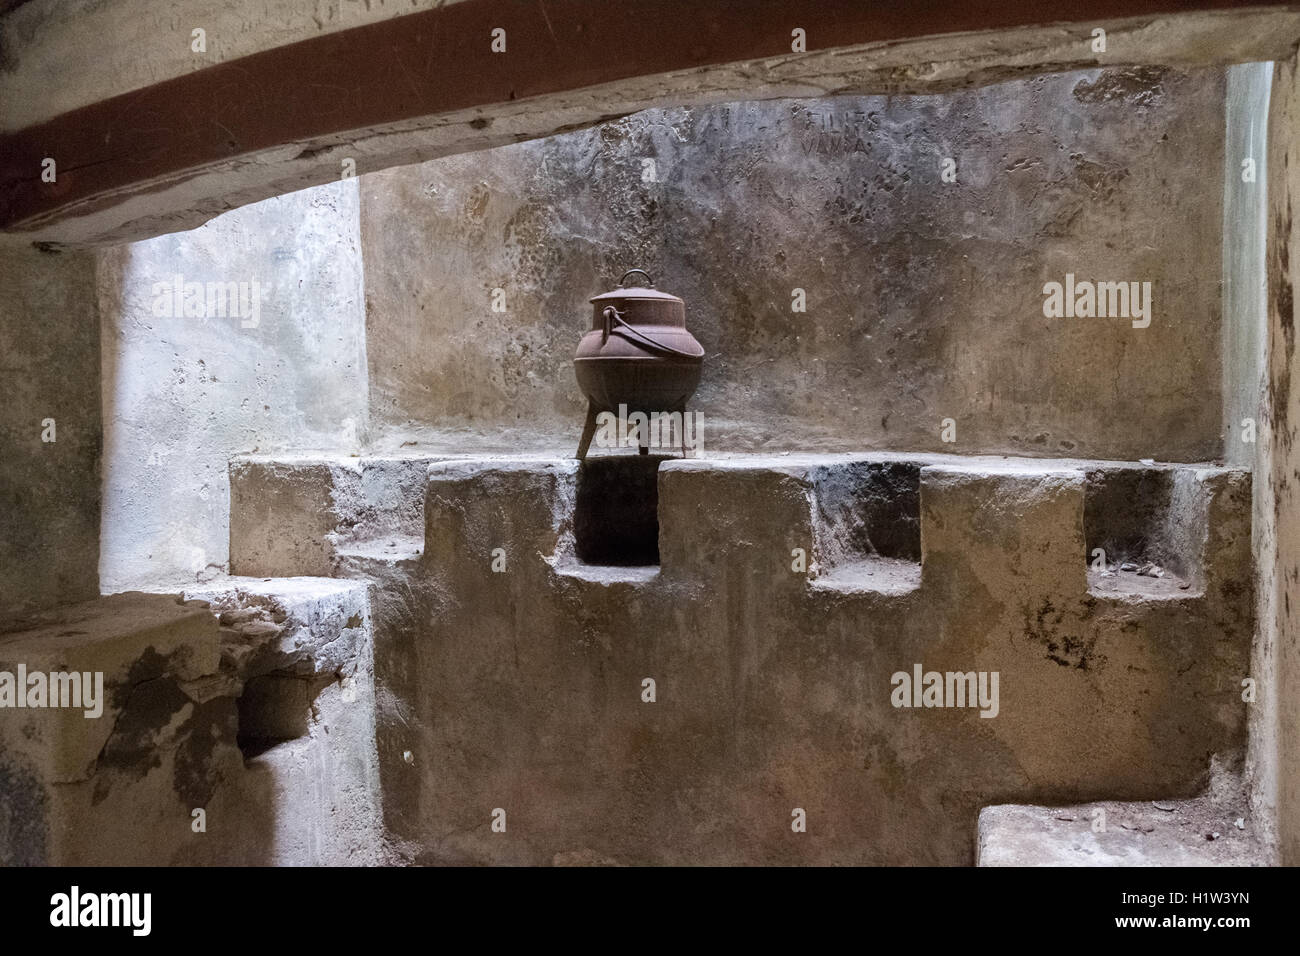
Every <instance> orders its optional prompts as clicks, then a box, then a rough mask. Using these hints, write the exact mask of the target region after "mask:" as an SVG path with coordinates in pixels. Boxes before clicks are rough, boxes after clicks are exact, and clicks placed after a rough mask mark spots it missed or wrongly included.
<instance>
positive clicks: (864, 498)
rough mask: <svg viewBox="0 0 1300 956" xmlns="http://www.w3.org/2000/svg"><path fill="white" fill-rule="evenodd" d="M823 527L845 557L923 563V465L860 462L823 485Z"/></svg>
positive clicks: (834, 472) (832, 472)
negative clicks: (831, 535)
mask: <svg viewBox="0 0 1300 956" xmlns="http://www.w3.org/2000/svg"><path fill="white" fill-rule="evenodd" d="M817 506H818V508H819V510H820V512H821V520H822V523H823V526H824V527H826V528H827V529H828V530H829V531H830V532H831V533H832V534H833V535H834V536H835V537H836V538H837V539H838V541H837V544H838V547H839V548H842V549H843V551H844V557H855V558H873V557H878V558H894V559H897V560H902V561H916V562H919V561H920V560H921V466H920V465H918V464H914V463H912V462H900V461H885V462H875V461H872V462H857V463H854V464H853V465H850V466H849V467H847V468H835V469H828V470H827V471H826V473H824V474H822V475H820V476H819V477H818V480H817Z"/></svg>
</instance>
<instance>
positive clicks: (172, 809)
mask: <svg viewBox="0 0 1300 956" xmlns="http://www.w3.org/2000/svg"><path fill="white" fill-rule="evenodd" d="M207 602H211V604H210V606H209V604H208V603H207ZM370 631H371V625H370V611H369V599H368V596H367V591H366V587H365V586H364V585H361V584H358V583H354V582H346V581H333V580H322V579H318V578H296V579H294V580H292V581H265V580H261V579H257V580H250V579H239V578H235V579H225V580H223V581H221V582H217V583H213V584H210V585H206V586H203V587H201V588H198V589H195V590H194V591H190V592H187V593H186V594H185V595H184V596H183V598H178V597H176V596H169V595H160V594H144V593H139V592H130V593H124V594H116V595H112V596H110V597H105V598H100V599H97V600H94V601H89V602H85V603H82V604H76V605H67V606H64V607H61V608H59V609H57V610H52V611H48V612H46V613H45V614H44V615H43V616H41V617H40V618H39V619H37V620H36V621H34V622H33V625H32V626H31V627H30V628H26V629H24V630H22V631H14V632H9V633H4V634H0V670H4V671H7V672H9V673H14V672H15V670H16V668H17V666H18V665H19V664H20V663H21V664H24V665H25V666H26V667H27V669H28V672H29V673H31V672H34V671H42V672H49V671H55V670H67V671H77V672H80V673H94V672H100V673H102V674H103V690H104V701H103V712H102V714H100V715H99V716H94V717H90V718H87V717H86V716H85V713H84V710H83V709H77V708H72V709H68V708H62V709H60V708H52V707H47V708H44V709H25V710H15V709H8V708H7V709H5V710H4V711H3V712H0V715H2V716H0V863H2V864H4V865H8V866H12V865H32V864H49V865H63V866H109V865H113V866H121V865H149V866H158V865H199V864H203V865H211V864H225V865H267V864H279V865H345V864H351V865H357V864H367V863H375V862H378V860H379V859H380V858H381V855H382V853H383V852H384V849H383V848H384V842H383V836H382V832H381V830H380V825H379V806H378V800H379V792H378V787H377V786H376V779H377V769H376V759H375V746H374V719H373V711H374V696H373V676H372V674H373V671H372V665H371V658H372V654H371V646H370ZM250 735H252V739H249V738H250ZM196 810H201V811H203V814H202V816H201V817H200V816H198V815H196V814H195V811H196Z"/></svg>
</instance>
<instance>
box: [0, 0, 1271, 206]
mask: <svg viewBox="0 0 1300 956" xmlns="http://www.w3.org/2000/svg"><path fill="white" fill-rule="evenodd" d="M1259 6H1260V4H1259V3H1251V2H1249V0H1047V2H1041V3H1027V2H1023V0H1009V2H995V0H983V2H980V0H930V2H926V0H617V2H612V0H464V2H461V3H457V4H454V5H452V6H449V7H443V8H440V9H437V10H431V11H425V12H420V13H414V14H410V15H407V16H403V17H399V18H396V19H392V20H387V21H383V22H380V23H373V24H368V25H365V26H359V27H354V28H351V29H347V30H342V31H339V32H336V33H330V34H326V35H323V36H319V37H313V38H311V39H309V40H303V41H301V42H298V43H293V44H289V45H286V46H281V47H276V48H274V49H270V50H266V51H263V52H260V53H256V54H253V55H251V56H247V57H243V58H241V59H238V60H232V61H228V62H226V63H221V64H218V65H214V66H211V67H208V68H206V69H203V70H200V71H196V72H194V73H189V74H186V75H183V76H179V77H176V78H174V79H170V80H167V81H164V82H161V83H157V84H155V85H153V86H149V87H146V88H144V89H140V90H136V91H134V92H131V93H126V94H123V95H121V96H115V97H112V98H110V99H106V100H103V101H101V102H98V103H93V104H91V105H89V106H86V107H83V108H81V109H78V110H74V111H72V112H69V113H65V114H63V115H61V116H59V117H57V118H55V119H53V120H50V121H49V122H46V123H42V124H40V125H38V126H33V127H29V128H27V129H24V130H20V131H18V132H14V133H9V134H5V135H3V136H0V157H2V158H0V230H11V229H15V228H21V227H22V224H23V223H24V222H27V221H30V220H32V219H34V218H35V217H42V218H44V217H48V216H49V215H50V214H51V213H57V211H58V210H59V209H60V208H62V207H64V206H67V205H69V204H72V203H78V202H83V201H85V200H93V199H94V198H95V197H97V196H102V195H104V194H107V193H111V192H113V191H120V190H125V189H129V188H130V187H131V186H132V185H133V184H139V183H145V182H148V181H150V180H152V179H154V178H156V177H159V176H177V175H180V176H183V175H184V174H185V173H186V171H188V170H197V169H199V168H202V167H204V166H206V165H208V164H211V163H214V162H219V161H221V160H226V159H229V158H231V157H234V156H238V155H240V154H245V153H252V152H256V151H258V150H263V149H267V148H270V147H275V146H280V145H283V144H286V143H294V142H304V143H310V142H311V141H313V140H316V139H318V138H322V137H329V136H332V135H338V134H340V133H347V132H349V131H352V130H363V129H366V128H370V127H376V126H381V125H384V124H390V123H399V122H402V121H405V120H413V119H416V118H419V117H427V116H431V115H436V114H439V113H445V112H449V111H452V110H463V109H467V108H474V107H483V106H489V105H491V104H494V103H501V102H505V101H509V100H514V99H525V98H528V97H533V96H539V95H543V94H548V93H557V92H562V91H565V90H573V89H580V88H583V87H587V86H593V85H596V84H600V83H608V82H611V81H614V80H620V79H626V78H629V77H635V76H642V75H653V74H657V73H664V72H669V71H673V70H683V69H690V68H692V67H702V66H711V65H721V64H726V63H731V62H738V61H745V60H753V59H760V58H765V57H774V56H781V55H786V56H789V55H791V48H790V43H791V30H792V29H794V28H795V27H802V28H803V29H804V30H806V31H807V42H808V49H809V50H810V51H817V50H826V49H829V48H836V47H848V46H854V45H857V44H862V43H870V42H875V41H884V40H899V39H911V38H918V37H924V36H932V35H940V34H947V33H958V32H964V31H978V30H990V29H992V30H997V29H1011V28H1016V27H1024V26H1033V25H1042V24H1047V23H1062V22H1064V23H1069V22H1078V23H1080V24H1082V25H1086V26H1089V27H1091V26H1097V25H1103V26H1104V25H1105V22H1106V20H1107V19H1108V18H1128V17H1135V16H1144V15H1158V14H1169V13H1180V12H1193V11H1206V10H1222V9H1230V8H1246V7H1259ZM1280 6H1284V5H1280ZM497 27H500V28H503V29H505V30H506V35H507V52H505V53H494V52H492V49H491V31H492V30H493V29H494V28H497ZM1086 36H1087V34H1086V33H1085V34H1083V35H1081V42H1082V41H1083V40H1085V39H1086ZM45 157H53V158H54V159H55V160H56V162H57V168H58V177H57V182H54V183H44V182H42V181H41V176H40V173H41V162H42V160H43V159H44V158H45ZM105 202H111V199H106V200H105Z"/></svg>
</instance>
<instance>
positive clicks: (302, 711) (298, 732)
mask: <svg viewBox="0 0 1300 956" xmlns="http://www.w3.org/2000/svg"><path fill="white" fill-rule="evenodd" d="M333 681H334V678H333V677H332V676H316V677H298V676H289V675H285V674H276V673H273V674H264V675H262V676H261V677H254V678H253V679H252V680H250V681H249V682H248V683H247V684H245V685H244V692H243V693H242V694H241V695H240V696H239V701H238V705H239V733H238V736H237V737H236V742H237V743H238V744H239V749H240V751H241V752H242V753H243V755H244V759H245V760H251V759H253V758H254V757H256V756H258V755H259V754H263V753H266V751H268V750H270V749H271V748H272V747H274V746H276V745H277V744H282V743H284V742H285V741H289V740H297V739H298V738H300V737H305V736H307V733H308V731H309V729H310V722H311V716H312V704H313V702H314V701H315V700H316V697H317V695H318V694H319V693H320V692H321V691H322V690H323V689H324V688H325V687H326V686H328V685H329V684H331V683H332V682H333Z"/></svg>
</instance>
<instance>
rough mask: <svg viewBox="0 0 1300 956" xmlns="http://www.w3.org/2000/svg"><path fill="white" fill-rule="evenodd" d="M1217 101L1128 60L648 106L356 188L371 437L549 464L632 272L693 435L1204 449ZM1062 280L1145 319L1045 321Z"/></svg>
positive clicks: (1216, 409) (1212, 416)
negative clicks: (661, 305) (606, 313)
mask: <svg viewBox="0 0 1300 956" xmlns="http://www.w3.org/2000/svg"><path fill="white" fill-rule="evenodd" d="M1223 95H1224V80H1223V75H1222V72H1221V71H1219V70H1214V69H1211V70H1202V71H1196V72H1192V73H1181V72H1178V71H1173V70H1165V69H1161V68H1143V69H1138V70H1102V71H1096V70H1090V71H1081V72H1075V73H1068V74H1058V75H1053V76H1045V77H1036V78H1032V79H1026V80H1016V81H1013V82H1009V83H1005V84H998V85H993V86H987V87H984V88H981V89H978V90H969V91H963V92H957V93H952V94H947V95H944V96H919V97H912V96H897V97H840V98H832V99H819V100H797V101H787V102H773V103H740V104H728V105H725V106H713V107H707V108H695V109H673V110H650V111H647V112H644V113H638V114H636V115H635V116H632V117H628V118H626V119H623V120H618V121H616V122H612V123H607V124H604V125H602V126H598V127H595V128H593V129H591V130H586V131H582V132H575V133H568V134H565V135H562V136H558V137H553V138H551V139H547V140H543V141H539V142H532V143H522V144H518V145H514V146H507V147H502V148H500V149H495V150H491V151H488V152H484V153H478V154H475V155H473V156H466V157H456V158H447V159H442V160H437V161H434V162H431V163H427V164H424V165H422V166H416V167H408V168H403V169H399V170H390V171H388V172H384V173H379V174H376V175H373V176H367V177H365V178H363V180H362V203H361V215H362V243H363V252H364V256H365V258H366V261H367V282H366V303H367V305H366V315H367V347H368V358H369V364H370V385H371V408H372V415H373V418H374V421H375V424H376V426H377V428H378V427H379V426H382V430H380V432H379V434H377V436H376V442H377V447H379V448H382V449H384V450H389V451H393V450H408V449H409V448H410V447H411V443H413V442H414V443H419V444H417V445H416V446H415V447H416V448H424V449H426V450H427V449H430V448H431V449H432V450H435V451H444V450H448V451H455V450H466V449H472V448H476V447H483V445H484V444H485V443H492V444H494V445H496V446H497V447H501V446H505V447H509V446H510V445H511V444H513V445H514V447H515V448H517V449H518V448H524V449H528V448H541V449H545V450H548V451H551V452H555V451H558V450H561V449H563V450H565V451H571V448H569V447H568V446H570V445H572V446H575V447H576V443H577V438H578V431H579V429H580V426H581V422H582V416H583V412H584V410H585V402H584V400H583V399H582V396H581V393H580V392H579V391H578V389H577V387H576V384H575V383H574V379H573V374H572V368H571V359H572V355H573V349H574V346H575V345H576V342H577V340H578V338H579V336H580V335H581V334H582V332H583V331H585V329H586V328H587V327H589V324H590V307H589V306H588V305H587V299H588V298H589V297H590V296H591V295H594V294H596V293H598V292H603V291H606V290H607V289H609V288H612V287H613V284H614V282H615V281H616V280H617V278H618V276H619V275H620V274H621V273H622V272H623V271H624V270H625V269H626V268H628V267H630V266H634V265H635V266H641V267H644V268H647V269H649V270H650V271H651V272H652V273H653V275H654V276H655V279H656V281H657V283H658V286H659V287H660V288H662V289H665V290H667V291H670V292H673V293H675V294H677V295H680V296H682V297H683V298H684V299H685V300H686V303H687V322H688V324H689V325H690V327H691V329H692V330H693V331H694V333H695V335H696V337H697V338H698V339H699V340H700V341H701V343H702V344H703V345H704V347H705V349H706V350H707V358H706V360H705V366H704V379H703V382H702V384H701V386H700V389H699V391H698V393H697V395H696V397H695V399H694V401H693V403H692V407H694V408H696V409H698V410H700V411H702V413H703V415H704V418H705V448H706V449H708V450H713V451H718V450H744V451H754V450H817V451H849V450H861V449H864V448H889V449H894V450H901V451H905V450H929V451H956V452H964V453H967V454H978V453H987V452H1001V453H1008V454H1020V455H1043V456H1052V455H1057V456H1060V455H1066V456H1070V455H1081V456H1085V457H1098V458H1118V459H1137V458H1148V457H1150V458H1156V459H1160V460H1174V461H1200V460H1210V459H1214V458H1216V457H1218V456H1219V455H1220V454H1221V452H1222V438H1221V434H1222V431H1221V429H1222V414H1223V412H1222V409H1221V403H1220V397H1219V396H1220V380H1221V377H1222V375H1221V370H1220V367H1219V362H1220V359H1219V351H1220V345H1219V337H1220V332H1219V318H1220V304H1219V282H1220V276H1221V259H1220V249H1221V239H1220V237H1221V233H1222V227H1223V219H1222V213H1221V209H1222V194H1223V185H1222V172H1221V170H1222V167H1221V165H1220V160H1219V157H1221V156H1222V154H1223V124H1222V112H1223V106H1222V103H1223ZM946 157H951V158H952V159H953V160H954V162H955V164H956V179H957V181H956V182H955V183H946V182H944V181H943V179H942V162H943V160H944V158H946ZM1210 159H1213V161H1208V160H1210ZM647 164H653V169H651V167H650V166H648V165H647ZM647 176H653V180H654V181H652V182H647V181H646V178H647ZM399 263H401V264H402V265H401V266H399V265H398V264H399ZM407 263H411V264H412V265H413V267H406V264H407ZM1067 273H1073V274H1074V275H1075V276H1076V277H1077V278H1078V279H1079V280H1084V279H1088V280H1090V281H1105V280H1111V281H1147V282H1150V283H1151V284H1152V290H1153V291H1152V301H1153V315H1152V320H1151V324H1150V327H1148V328H1133V327H1132V323H1131V321H1129V320H1127V319H1124V318H1059V319H1048V318H1045V317H1044V314H1043V301H1044V296H1043V292H1042V289H1043V285H1044V283H1046V282H1049V281H1056V282H1064V281H1065V276H1066V274H1067ZM495 289H500V290H501V296H503V297H504V299H503V301H504V307H505V311H504V312H501V311H496V310H494V298H493V294H494V293H493V290H495ZM795 289H802V290H803V291H804V294H805V296H806V312H794V311H793V310H792V309H793V302H794V295H795V293H794V290H795ZM946 418H951V419H953V420H954V422H955V425H956V442H955V443H951V444H948V443H945V442H944V441H943V440H942V436H941V429H942V425H943V421H944V419H946ZM493 450H495V449H493Z"/></svg>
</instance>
